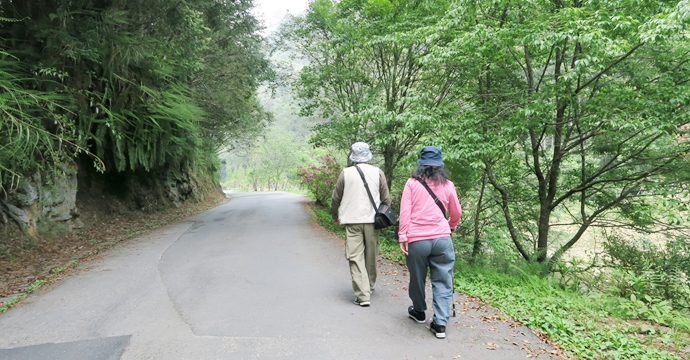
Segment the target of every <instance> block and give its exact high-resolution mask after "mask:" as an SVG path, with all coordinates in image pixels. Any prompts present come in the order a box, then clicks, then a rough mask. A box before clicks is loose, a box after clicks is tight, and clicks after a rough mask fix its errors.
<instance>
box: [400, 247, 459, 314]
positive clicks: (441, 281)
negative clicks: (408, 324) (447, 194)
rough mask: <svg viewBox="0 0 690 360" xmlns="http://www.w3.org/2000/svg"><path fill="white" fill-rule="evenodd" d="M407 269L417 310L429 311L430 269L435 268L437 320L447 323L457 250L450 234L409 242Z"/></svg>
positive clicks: (434, 303)
mask: <svg viewBox="0 0 690 360" xmlns="http://www.w3.org/2000/svg"><path fill="white" fill-rule="evenodd" d="M408 253H409V254H408V255H407V268H408V269H409V271H410V287H409V294H410V299H411V300H412V305H413V306H414V309H415V310H416V311H426V299H425V293H424V287H425V285H426V274H427V270H431V271H430V272H431V291H432V293H433V296H434V301H433V305H432V306H433V309H434V322H435V323H436V324H438V325H443V326H445V325H446V324H447V323H448V319H449V318H450V306H451V302H452V299H453V267H454V266H455V249H454V248H453V240H451V238H450V237H442V238H437V239H431V240H420V241H414V242H411V243H409V244H408Z"/></svg>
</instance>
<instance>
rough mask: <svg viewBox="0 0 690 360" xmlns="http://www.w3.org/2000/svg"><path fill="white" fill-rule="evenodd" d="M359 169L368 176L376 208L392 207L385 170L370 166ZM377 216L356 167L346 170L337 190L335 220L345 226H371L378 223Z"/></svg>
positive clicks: (334, 202)
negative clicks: (375, 221)
mask: <svg viewBox="0 0 690 360" xmlns="http://www.w3.org/2000/svg"><path fill="white" fill-rule="evenodd" d="M357 166H359V168H360V169H362V172H363V173H364V177H365V178H366V180H367V183H368V184H369V190H370V191H371V196H372V197H373V198H374V202H375V203H376V206H377V207H378V206H379V204H381V203H384V204H386V205H388V206H390V205H391V200H390V192H389V190H388V184H387V183H386V175H384V174H383V171H381V170H380V169H379V168H377V167H375V166H372V165H369V164H358V165H357ZM375 214H376V212H375V211H374V207H373V206H372V204H371V200H369V195H367V190H366V189H365V188H364V182H362V177H361V176H360V175H359V172H358V171H357V169H356V168H355V167H354V166H350V167H348V168H345V169H343V171H342V172H340V175H339V176H338V181H337V182H336V184H335V189H334V190H333V197H332V199H331V217H333V219H334V220H339V221H340V223H341V224H371V223H373V222H374V215H375Z"/></svg>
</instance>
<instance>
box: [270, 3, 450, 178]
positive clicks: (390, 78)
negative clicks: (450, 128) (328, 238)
mask: <svg viewBox="0 0 690 360" xmlns="http://www.w3.org/2000/svg"><path fill="white" fill-rule="evenodd" d="M447 6H448V4H447V2H445V1H435V2H421V1H413V0H408V1H396V2H389V1H382V0H381V1H361V0H346V1H339V2H335V1H331V0H317V1H314V2H312V3H311V4H310V7H309V9H308V10H307V13H306V14H305V15H304V16H302V17H294V18H292V19H291V21H290V22H289V23H288V24H287V25H286V26H284V28H283V31H282V35H283V39H282V40H283V41H284V44H285V46H287V47H288V48H292V49H294V50H295V51H297V52H298V53H299V54H300V56H302V57H304V58H305V59H307V60H308V62H309V63H308V65H307V66H305V67H303V68H302V70H301V71H300V74H299V78H298V79H296V81H295V82H294V84H293V86H294V88H295V89H296V90H297V94H298V97H299V99H300V100H301V103H300V106H301V114H302V115H313V114H316V115H318V116H320V117H322V118H324V119H326V121H325V122H324V123H323V124H320V125H318V126H316V127H315V128H314V135H313V137H312V143H313V144H314V145H316V146H332V147H334V148H337V149H343V150H346V149H349V146H350V145H351V144H352V143H354V142H356V141H366V142H368V143H369V144H370V145H372V147H373V148H374V149H375V150H376V152H377V153H378V154H380V155H381V156H382V157H383V170H384V173H385V174H386V177H387V179H388V182H389V186H390V185H391V183H392V181H393V179H394V174H395V168H396V167H397V166H398V164H399V163H400V162H401V161H402V160H403V158H405V157H406V156H407V155H408V154H409V153H410V152H411V151H412V150H413V149H416V148H417V146H418V145H419V143H420V141H422V139H424V137H425V136H426V135H428V134H431V133H433V132H434V131H435V130H436V129H438V127H439V123H440V122H441V121H443V120H444V119H447V118H448V117H449V115H450V114H451V113H452V112H453V109H454V107H455V106H456V103H455V102H453V101H452V100H453V99H454V98H455V95H456V93H455V92H454V91H453V87H452V86H451V84H453V83H456V82H457V81H459V79H458V78H457V71H456V70H455V69H454V68H452V67H446V66H443V64H441V65H439V64H435V65H434V66H427V65H426V64H425V63H424V62H423V61H421V60H422V59H423V58H424V57H425V56H426V55H428V54H429V52H430V50H431V49H432V48H433V47H434V46H436V42H431V41H428V40H427V38H425V37H423V36H421V34H420V33H418V32H416V29H417V28H418V27H420V26H422V25H424V24H431V23H434V21H435V20H436V19H437V18H438V17H439V16H440V14H443V13H444V12H445V10H446V8H447Z"/></svg>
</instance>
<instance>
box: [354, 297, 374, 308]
mask: <svg viewBox="0 0 690 360" xmlns="http://www.w3.org/2000/svg"><path fill="white" fill-rule="evenodd" d="M355 304H356V305H359V306H369V305H371V302H369V301H362V300H360V299H359V298H355Z"/></svg>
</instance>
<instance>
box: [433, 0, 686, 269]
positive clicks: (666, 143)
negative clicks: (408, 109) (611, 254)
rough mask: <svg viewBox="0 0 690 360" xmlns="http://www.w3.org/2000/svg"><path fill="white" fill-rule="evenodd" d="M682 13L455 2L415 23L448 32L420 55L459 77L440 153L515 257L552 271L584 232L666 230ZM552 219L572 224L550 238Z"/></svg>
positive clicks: (680, 116) (635, 6)
mask: <svg viewBox="0 0 690 360" xmlns="http://www.w3.org/2000/svg"><path fill="white" fill-rule="evenodd" d="M688 20H690V5H689V4H688V3H687V2H686V1H627V0H617V1H616V0H611V1H580V0H575V1H572V2H565V1H560V0H554V1H534V2H519V3H518V2H511V1H508V0H505V1H474V0H472V1H470V0H460V1H457V2H456V4H455V6H454V8H453V10H452V11H450V12H449V13H448V15H447V16H446V18H445V19H444V20H443V21H441V22H439V23H438V24H437V25H435V26H431V27H429V28H427V33H428V35H429V36H430V37H432V38H433V37H445V36H446V35H444V34H454V35H453V39H452V40H451V41H449V42H448V43H447V44H445V45H442V46H438V47H436V48H434V49H433V51H432V52H431V54H430V55H429V56H428V57H427V58H426V60H427V61H432V62H436V63H438V64H442V65H443V66H452V67H455V68H458V69H462V72H463V75H462V77H463V78H465V79H467V80H468V81H466V82H464V83H458V84H457V85H459V86H463V92H465V93H466V94H467V99H466V101H467V102H466V104H465V106H464V107H463V111H462V112H460V113H459V114H458V116H457V117H456V118H455V119H454V121H452V122H448V123H446V127H445V129H444V131H443V134H444V139H445V140H444V143H445V150H446V154H448V155H450V156H451V157H454V158H456V159H460V160H462V161H465V162H467V163H470V164H472V165H473V166H474V167H475V168H476V169H480V170H481V171H482V172H483V174H484V178H485V179H486V181H488V183H490V184H491V186H492V188H493V190H494V191H495V192H497V194H498V195H499V197H500V204H499V206H500V209H501V212H502V214H503V220H504V223H505V226H506V228H507V231H508V232H509V235H510V238H511V239H512V241H513V243H514V245H515V247H516V249H517V251H518V252H519V253H520V255H521V256H522V257H523V258H525V259H526V260H528V261H538V262H541V263H547V264H548V265H549V266H553V264H554V263H555V262H557V261H558V260H559V259H560V258H561V256H562V255H563V254H564V253H565V252H566V251H567V250H568V249H570V248H571V247H572V246H573V245H574V244H575V243H577V242H578V241H579V240H580V239H581V237H582V235H583V234H584V233H585V231H587V230H588V229H590V228H591V227H632V228H636V229H643V230H645V231H654V230H658V229H660V228H663V227H664V226H668V225H675V224H674V223H671V224H669V221H667V219H664V218H663V217H662V216H660V215H661V213H656V212H654V211H653V209H654V207H655V206H656V205H657V204H658V203H659V201H658V200H659V199H660V198H664V197H666V198H672V197H674V196H675V197H676V198H678V196H679V194H680V193H681V192H683V189H684V187H683V184H684V183H687V177H685V178H683V177H679V176H676V175H677V174H678V173H679V172H678V170H679V169H686V168H687V165H688V164H687V160H686V156H687V154H688V151H689V150H690V146H689V144H688V143H687V141H686V135H685V132H686V129H687V126H686V125H687V124H688V105H689V104H690V87H689V86H688V85H689V84H690V45H689V44H690V43H689V42H688V41H687V38H686V35H687V31H688ZM470 80H472V81H470ZM460 134H461V136H460ZM685 173H687V172H685ZM479 207H481V204H480V206H479ZM555 226H567V227H568V228H570V229H572V228H574V229H575V230H574V231H573V232H572V234H571V235H570V238H569V239H567V241H565V242H564V243H560V244H554V243H553V241H552V240H553V239H552V236H551V233H550V230H551V229H552V228H554V227H555Z"/></svg>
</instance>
